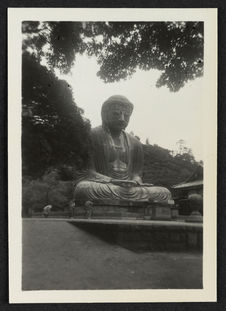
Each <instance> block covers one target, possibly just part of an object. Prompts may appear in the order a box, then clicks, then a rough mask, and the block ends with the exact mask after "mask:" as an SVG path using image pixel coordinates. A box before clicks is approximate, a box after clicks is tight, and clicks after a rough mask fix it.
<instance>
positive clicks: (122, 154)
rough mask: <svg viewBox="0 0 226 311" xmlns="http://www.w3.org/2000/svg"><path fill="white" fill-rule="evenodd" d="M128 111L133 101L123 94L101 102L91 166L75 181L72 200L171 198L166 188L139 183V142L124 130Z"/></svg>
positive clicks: (142, 200) (140, 149) (140, 167)
mask: <svg viewBox="0 0 226 311" xmlns="http://www.w3.org/2000/svg"><path fill="white" fill-rule="evenodd" d="M132 111H133V104H132V103H131V102H130V101H129V100H128V99H127V98H126V97H124V96H120V95H115V96H111V97H110V98H108V99H107V100H106V101H105V102H104V103H103V105H102V111H101V116H102V126H98V127H96V128H94V129H92V131H91V140H92V161H91V165H90V168H89V169H88V170H86V171H84V172H82V174H81V176H80V178H79V179H78V180H77V184H76V188H75V193H74V195H75V200H79V201H95V200H105V201H106V200H111V201H116V200H120V201H122V200H123V201H127V202H147V201H150V200H151V201H155V202H164V203H167V202H168V200H171V193H170V191H169V190H168V189H166V188H163V187H157V186H153V185H152V184H145V183H143V182H142V167H143V150H142V145H141V143H140V142H139V140H138V139H137V138H135V137H134V136H132V135H130V134H128V133H126V132H125V128H126V127H127V125H128V123H129V119H130V116H131V114H132ZM141 126H142V125H141Z"/></svg>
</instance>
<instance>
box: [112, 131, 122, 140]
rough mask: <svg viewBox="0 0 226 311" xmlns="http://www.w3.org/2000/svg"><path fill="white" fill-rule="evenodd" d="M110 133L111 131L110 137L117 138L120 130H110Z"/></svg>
mask: <svg viewBox="0 0 226 311" xmlns="http://www.w3.org/2000/svg"><path fill="white" fill-rule="evenodd" d="M110 133H111V137H112V138H113V139H119V137H120V135H121V133H122V131H121V130H119V131H117V130H110Z"/></svg>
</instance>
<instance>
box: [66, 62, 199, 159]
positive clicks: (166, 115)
mask: <svg viewBox="0 0 226 311" xmlns="http://www.w3.org/2000/svg"><path fill="white" fill-rule="evenodd" d="M97 71H98V64H97V62H96V59H95V58H94V57H92V58H88V57H87V56H77V58H76V62H75V65H74V67H73V68H72V70H71V74H69V75H67V76H62V78H64V79H66V80H67V81H68V82H69V83H70V84H71V86H72V89H73V93H74V99H75V102H76V104H77V106H79V107H81V108H83V109H84V116H85V117H86V118H88V119H89V120H90V121H91V125H92V127H95V126H98V125H100V124H101V116H100V110H101V105H102V103H103V102H104V101H105V100H106V99H107V98H108V97H110V96H112V95H116V94H119V95H124V96H126V97H127V98H128V99H129V100H130V101H131V102H132V103H133V104H134V111H133V114H132V116H131V119H130V123H129V125H128V127H127V131H128V132H130V131H133V132H134V134H135V135H137V136H139V137H140V139H141V141H142V142H145V141H146V139H147V138H148V139H149V142H150V144H157V145H159V146H161V147H163V148H167V149H170V150H175V149H176V142H177V141H178V140H179V139H183V140H185V142H186V145H187V147H188V148H191V149H192V151H193V154H194V156H195V159H196V160H197V161H199V160H202V159H203V150H202V148H203V146H202V105H203V78H199V79H196V80H194V81H192V82H190V83H188V84H186V85H185V87H184V88H182V89H181V90H179V91H178V92H176V93H173V92H170V91H169V90H168V89H167V88H166V87H161V88H156V87H155V83H156V81H157V79H158V77H159V75H160V72H159V71H157V70H150V71H141V70H137V72H136V73H135V74H134V75H133V76H132V77H131V78H128V79H127V80H122V81H120V82H115V83H104V82H103V81H102V80H101V79H100V78H98V77H97V75H96V73H97Z"/></svg>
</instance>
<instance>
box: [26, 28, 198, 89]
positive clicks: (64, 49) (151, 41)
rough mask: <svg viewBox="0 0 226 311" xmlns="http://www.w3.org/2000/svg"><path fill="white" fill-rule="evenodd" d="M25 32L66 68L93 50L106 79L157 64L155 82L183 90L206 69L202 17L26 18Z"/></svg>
mask: <svg viewBox="0 0 226 311" xmlns="http://www.w3.org/2000/svg"><path fill="white" fill-rule="evenodd" d="M32 23H33V24H32ZM23 31H24V34H25V35H26V36H25V40H24V42H25V45H26V46H29V48H31V49H32V48H33V49H34V50H35V51H36V53H37V56H38V57H39V58H42V57H45V58H46V59H47V61H48V64H49V66H50V67H51V68H52V69H54V68H55V67H57V68H59V69H61V70H62V71H63V72H65V73H67V72H69V71H70V68H71V66H72V64H73V63H74V61H75V57H76V54H77V53H88V55H90V56H91V55H95V56H96V57H97V61H98V63H99V65H100V70H99V72H98V75H99V77H100V78H101V79H103V80H104V81H105V82H114V81H117V80H120V79H125V78H126V77H127V76H129V75H132V74H133V73H134V72H135V71H136V69H137V68H140V69H142V70H150V69H157V70H159V71H161V75H160V78H159V79H158V81H157V84H156V85H157V86H158V87H160V86H167V87H168V88H169V89H170V90H171V91H178V90H179V89H180V88H181V87H183V86H184V84H185V83H186V82H187V81H189V80H193V79H194V78H197V77H200V76H202V74H203V41H204V36H203V22H45V23H37V22H24V23H23ZM28 42H29V44H27V43H28ZM44 47H45V48H44Z"/></svg>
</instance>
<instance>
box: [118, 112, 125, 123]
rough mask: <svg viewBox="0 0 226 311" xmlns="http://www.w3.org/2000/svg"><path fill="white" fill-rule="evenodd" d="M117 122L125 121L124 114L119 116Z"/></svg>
mask: <svg viewBox="0 0 226 311" xmlns="http://www.w3.org/2000/svg"><path fill="white" fill-rule="evenodd" d="M119 120H120V121H125V116H124V113H123V112H122V113H121V114H120V118H119Z"/></svg>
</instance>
